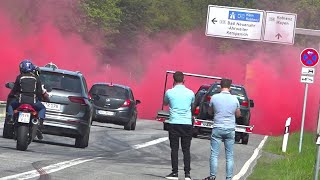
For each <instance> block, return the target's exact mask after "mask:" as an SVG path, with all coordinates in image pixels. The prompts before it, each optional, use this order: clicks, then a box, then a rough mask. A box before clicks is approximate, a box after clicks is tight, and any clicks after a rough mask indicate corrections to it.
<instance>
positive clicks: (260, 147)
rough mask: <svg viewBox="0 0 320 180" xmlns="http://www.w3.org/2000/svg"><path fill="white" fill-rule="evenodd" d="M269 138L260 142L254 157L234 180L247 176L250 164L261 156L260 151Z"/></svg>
mask: <svg viewBox="0 0 320 180" xmlns="http://www.w3.org/2000/svg"><path fill="white" fill-rule="evenodd" d="M267 138H268V136H265V137H264V138H263V140H262V141H261V142H260V144H259V146H258V147H257V148H256V149H255V150H254V152H253V154H252V156H251V157H250V159H248V161H247V162H246V163H245V164H244V165H243V167H242V168H241V170H240V172H239V173H238V174H237V175H235V176H234V177H233V178H232V180H238V179H240V178H241V177H242V176H244V175H245V174H246V172H247V171H248V169H249V167H250V164H251V163H252V162H253V161H254V160H255V159H256V158H257V156H258V155H259V151H260V150H261V149H262V147H263V145H264V143H265V142H266V140H267Z"/></svg>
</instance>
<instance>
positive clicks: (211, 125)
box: [201, 122, 213, 128]
mask: <svg viewBox="0 0 320 180" xmlns="http://www.w3.org/2000/svg"><path fill="white" fill-rule="evenodd" d="M201 124H202V126H204V127H208V128H213V123H212V122H202V123H201Z"/></svg>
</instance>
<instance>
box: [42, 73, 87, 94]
mask: <svg viewBox="0 0 320 180" xmlns="http://www.w3.org/2000/svg"><path fill="white" fill-rule="evenodd" d="M40 80H41V83H42V84H44V85H45V86H49V87H51V88H52V89H56V90H63V91H69V92H75V93H81V91H82V88H81V80H80V77H78V76H72V75H67V74H61V73H56V72H48V71H41V73H40Z"/></svg>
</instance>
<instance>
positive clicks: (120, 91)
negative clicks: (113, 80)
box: [90, 84, 128, 110]
mask: <svg viewBox="0 0 320 180" xmlns="http://www.w3.org/2000/svg"><path fill="white" fill-rule="evenodd" d="M90 94H91V95H92V97H93V104H94V105H95V106H98V107H99V108H101V109H109V110H112V109H118V108H121V107H122V106H123V105H124V104H125V103H126V101H127V100H128V92H127V90H126V89H125V88H123V87H120V86H115V85H109V84H99V85H94V86H92V88H91V89H90Z"/></svg>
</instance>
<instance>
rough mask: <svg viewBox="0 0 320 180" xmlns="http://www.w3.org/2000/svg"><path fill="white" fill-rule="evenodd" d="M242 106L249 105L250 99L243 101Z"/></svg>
mask: <svg viewBox="0 0 320 180" xmlns="http://www.w3.org/2000/svg"><path fill="white" fill-rule="evenodd" d="M241 106H245V107H249V102H248V101H242V103H241Z"/></svg>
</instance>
